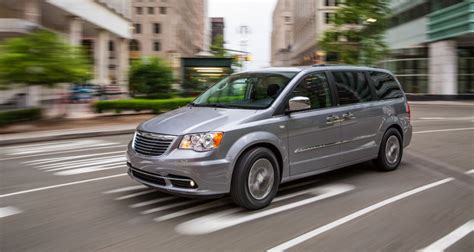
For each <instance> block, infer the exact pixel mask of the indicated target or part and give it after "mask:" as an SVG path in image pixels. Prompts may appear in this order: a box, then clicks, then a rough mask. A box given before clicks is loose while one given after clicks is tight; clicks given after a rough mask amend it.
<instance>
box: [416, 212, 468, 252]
mask: <svg viewBox="0 0 474 252" xmlns="http://www.w3.org/2000/svg"><path fill="white" fill-rule="evenodd" d="M472 231H474V220H470V221H468V222H466V223H465V224H464V225H462V226H460V227H458V228H457V229H455V230H454V231H452V232H451V233H449V234H447V235H445V236H444V237H442V238H441V239H439V240H437V241H436V242H434V243H432V244H431V245H429V246H428V247H426V248H424V249H421V250H419V251H423V252H438V251H439V252H441V251H444V250H445V249H447V248H449V247H451V245H453V244H454V243H456V242H457V241H459V240H461V239H462V238H463V237H464V236H466V235H468V234H469V233H471V232H472Z"/></svg>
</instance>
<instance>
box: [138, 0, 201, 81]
mask: <svg viewBox="0 0 474 252" xmlns="http://www.w3.org/2000/svg"><path fill="white" fill-rule="evenodd" d="M131 16H132V20H133V27H134V29H133V39H132V40H131V41H130V45H129V46H130V58H132V59H137V58H140V57H143V56H157V57H160V58H163V59H167V60H168V61H169V62H170V64H171V66H172V67H173V69H174V71H175V76H176V77H178V76H179V72H180V67H181V66H180V65H181V63H180V62H181V60H180V58H181V57H191V56H194V55H196V54H198V53H199V52H200V51H202V50H207V48H206V46H207V45H208V42H207V41H206V40H208V36H207V35H206V32H205V30H206V22H208V18H207V0H179V1H172V0H132V14H131Z"/></svg>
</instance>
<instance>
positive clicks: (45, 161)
mask: <svg viewBox="0 0 474 252" xmlns="http://www.w3.org/2000/svg"><path fill="white" fill-rule="evenodd" d="M119 153H121V154H123V153H124V152H123V151H111V152H102V153H96V154H88V155H78V156H67V157H55V158H43V159H35V160H29V161H25V162H22V163H23V164H28V165H44V164H48V163H55V162H60V161H67V160H74V159H79V158H87V157H97V156H104V155H110V154H119ZM99 158H101V157H99Z"/></svg>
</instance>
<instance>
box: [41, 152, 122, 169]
mask: <svg viewBox="0 0 474 252" xmlns="http://www.w3.org/2000/svg"><path fill="white" fill-rule="evenodd" d="M123 157H124V155H118V156H105V157H99V158H91V159H81V160H72V161H71V160H69V161H66V162H62V161H61V162H57V163H50V164H44V165H38V166H36V168H38V169H40V170H48V169H52V168H60V167H65V166H71V165H77V164H88V163H91V164H92V163H94V162H97V161H104V160H110V159H115V158H123Z"/></svg>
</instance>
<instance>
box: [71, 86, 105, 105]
mask: <svg viewBox="0 0 474 252" xmlns="http://www.w3.org/2000/svg"><path fill="white" fill-rule="evenodd" d="M98 89H99V87H98V86H96V85H92V84H74V85H72V86H71V88H70V95H69V100H70V102H71V103H87V102H90V101H91V100H92V99H94V97H95V96H97V92H98Z"/></svg>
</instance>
